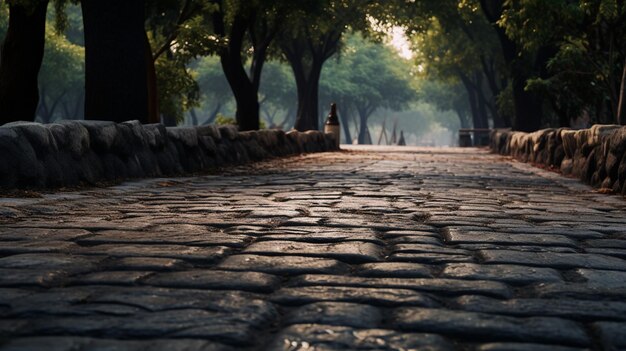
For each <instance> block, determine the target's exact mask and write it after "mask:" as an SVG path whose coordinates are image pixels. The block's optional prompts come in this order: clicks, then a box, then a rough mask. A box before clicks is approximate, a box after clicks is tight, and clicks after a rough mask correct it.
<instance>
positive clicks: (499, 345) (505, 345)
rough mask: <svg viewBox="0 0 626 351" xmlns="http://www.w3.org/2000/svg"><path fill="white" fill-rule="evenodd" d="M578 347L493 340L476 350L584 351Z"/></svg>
mask: <svg viewBox="0 0 626 351" xmlns="http://www.w3.org/2000/svg"><path fill="white" fill-rule="evenodd" d="M584 350H589V349H586V348H585V349H582V348H578V347H568V346H557V345H546V344H543V345H542V344H531V343H512V342H494V343H489V344H483V345H480V346H479V347H478V348H476V351H584Z"/></svg>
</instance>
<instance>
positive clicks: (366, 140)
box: [357, 108, 372, 145]
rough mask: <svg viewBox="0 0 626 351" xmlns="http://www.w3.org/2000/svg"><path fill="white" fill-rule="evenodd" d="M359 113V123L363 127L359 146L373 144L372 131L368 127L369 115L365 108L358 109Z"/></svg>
mask: <svg viewBox="0 0 626 351" xmlns="http://www.w3.org/2000/svg"><path fill="white" fill-rule="evenodd" d="M357 110H358V111H359V121H360V124H361V126H360V127H359V144H368V145H369V144H371V143H372V136H371V135H370V130H369V128H368V127H367V120H368V118H369V115H370V114H369V113H367V111H366V109H365V108H358V109H357Z"/></svg>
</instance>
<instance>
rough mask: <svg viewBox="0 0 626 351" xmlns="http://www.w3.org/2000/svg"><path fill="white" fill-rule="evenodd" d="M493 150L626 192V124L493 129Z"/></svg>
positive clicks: (625, 193) (597, 184)
mask: <svg viewBox="0 0 626 351" xmlns="http://www.w3.org/2000/svg"><path fill="white" fill-rule="evenodd" d="M491 149H492V150H493V151H495V152H498V153H500V154H503V155H510V156H513V157H515V158H517V159H519V160H522V161H524V162H533V163H538V164H542V165H546V166H552V167H554V168H557V169H560V170H561V172H562V173H563V174H564V175H568V176H573V177H578V178H580V179H581V180H583V181H584V182H586V183H588V184H591V185H592V186H594V187H597V188H608V189H611V190H613V191H614V192H616V193H621V194H624V195H626V127H623V126H619V125H594V126H593V127H591V128H589V129H582V130H570V129H566V128H560V129H543V130H539V131H536V132H534V133H523V132H513V131H509V130H494V131H493V132H492V133H491Z"/></svg>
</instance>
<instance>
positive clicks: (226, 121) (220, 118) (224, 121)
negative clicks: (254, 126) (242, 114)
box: [215, 113, 266, 129]
mask: <svg viewBox="0 0 626 351" xmlns="http://www.w3.org/2000/svg"><path fill="white" fill-rule="evenodd" d="M215 124H217V125H219V126H225V125H234V126H236V125H237V120H236V119H235V117H232V116H225V115H223V114H221V113H218V114H217V117H215ZM259 125H260V126H259V128H260V129H265V128H266V125H265V123H264V122H263V121H260V122H259Z"/></svg>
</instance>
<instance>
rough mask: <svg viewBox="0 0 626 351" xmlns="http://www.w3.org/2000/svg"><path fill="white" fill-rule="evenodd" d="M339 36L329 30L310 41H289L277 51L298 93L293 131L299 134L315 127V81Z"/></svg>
mask: <svg viewBox="0 0 626 351" xmlns="http://www.w3.org/2000/svg"><path fill="white" fill-rule="evenodd" d="M340 39H341V33H339V32H335V31H330V32H328V33H324V34H322V35H321V36H320V37H317V38H314V37H313V36H312V35H311V33H308V32H307V36H306V37H304V38H292V39H291V40H290V41H288V42H286V43H283V45H281V49H282V51H283V53H284V54H285V57H286V58H287V61H288V62H289V64H290V66H291V69H292V70H293V74H294V78H295V81H296V88H297V92H298V112H297V115H296V123H295V125H294V128H295V129H297V130H299V131H305V130H317V129H318V128H319V121H320V119H319V112H318V111H319V106H318V102H319V91H318V90H319V81H320V75H321V73H322V66H323V65H324V62H326V60H328V59H329V58H330V57H331V56H332V55H334V54H335V52H337V49H338V45H339V40H340Z"/></svg>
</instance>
